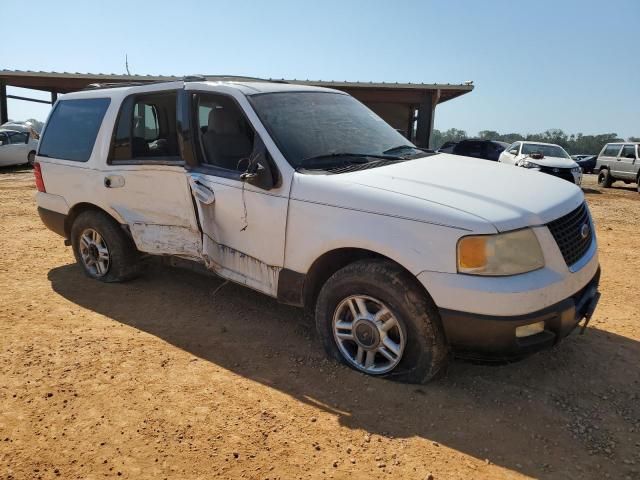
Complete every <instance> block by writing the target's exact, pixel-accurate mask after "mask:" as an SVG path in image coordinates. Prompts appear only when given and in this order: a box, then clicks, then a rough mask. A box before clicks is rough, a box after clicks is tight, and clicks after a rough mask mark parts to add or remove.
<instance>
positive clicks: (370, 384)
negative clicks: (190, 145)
mask: <svg viewBox="0 0 640 480" xmlns="http://www.w3.org/2000/svg"><path fill="white" fill-rule="evenodd" d="M150 269H151V272H150V273H147V274H145V275H144V276H143V277H141V278H139V279H137V280H135V281H132V282H129V283H126V284H102V283H99V282H95V281H92V280H89V279H87V278H86V277H85V276H84V275H83V274H82V273H81V272H80V269H79V268H78V267H76V266H75V265H66V266H62V267H58V268H54V269H52V270H51V271H50V272H49V275H48V278H49V280H50V282H51V285H52V288H53V290H54V292H56V293H57V294H59V295H61V296H63V297H64V298H66V299H68V300H70V301H71V302H73V303H75V304H77V305H80V306H82V307H84V308H87V309H90V310H92V311H95V312H98V313H100V314H102V315H105V316H107V317H109V318H111V319H113V320H114V321H117V322H120V323H122V324H125V325H129V326H131V327H133V328H136V329H138V330H141V331H144V332H147V333H150V334H152V335H155V336H157V337H159V338H161V339H163V340H164V341H166V342H168V343H170V344H172V345H174V346H176V347H178V348H180V349H183V350H185V351H187V352H190V353H191V354H193V355H195V356H197V357H199V358H201V359H204V360H206V361H209V362H212V363H214V364H216V365H218V366H220V367H222V368H225V369H227V370H230V371H232V372H234V373H236V374H238V375H242V376H244V377H246V378H249V379H251V380H253V381H257V382H260V383H262V384H264V385H267V386H269V387H271V388H274V389H277V390H279V391H281V392H284V393H286V394H287V395H289V396H291V397H293V398H295V399H296V400H297V401H300V402H304V403H306V404H311V405H314V406H316V407H318V408H322V409H324V410H326V411H328V412H332V413H333V414H334V415H336V417H337V418H338V420H339V422H340V424H341V425H342V426H343V427H346V428H350V429H362V430H365V431H367V432H370V433H371V434H376V435H382V436H386V437H394V438H412V437H419V438H423V439H426V440H428V441H430V442H434V445H442V446H446V447H449V448H452V449H455V450H457V451H460V452H463V453H465V454H468V455H472V456H473V457H476V458H478V459H480V460H485V459H486V461H489V462H492V463H494V464H497V465H500V466H503V467H505V468H508V469H510V470H513V471H517V472H520V473H522V474H525V475H529V476H533V477H538V478H558V477H562V478H585V475H586V476H590V475H593V476H598V477H599V476H600V474H602V473H603V472H608V473H611V472H616V473H620V475H617V476H614V478H617V477H620V478H622V477H624V475H623V473H625V472H628V470H625V469H624V468H626V467H625V466H624V465H623V464H622V459H625V458H632V457H633V456H634V455H636V453H637V452H636V453H633V452H634V451H635V450H634V449H635V448H636V447H634V442H637V441H640V438H639V437H638V434H637V432H640V409H639V408H638V407H637V406H638V404H640V402H638V401H636V402H635V404H634V405H636V407H632V410H630V407H629V402H628V401H627V400H628V399H629V398H632V396H633V395H635V396H636V398H640V397H638V392H640V375H639V367H638V362H637V360H638V359H640V345H639V343H638V342H636V341H634V340H632V339H629V338H626V337H623V336H619V335H615V334H612V333H608V332H606V331H603V330H598V329H597V328H588V329H587V334H586V335H577V334H575V333H574V334H573V335H572V336H571V337H569V338H568V339H566V340H565V341H564V342H563V344H562V345H561V346H559V347H558V348H555V349H552V350H549V351H547V352H543V353H541V354H538V355H535V356H533V357H531V358H528V359H526V360H524V361H521V362H518V363H515V364H508V365H501V366H489V365H475V364H470V363H464V362H460V361H456V362H453V364H452V366H451V368H450V370H449V372H448V374H447V376H446V377H445V378H444V379H442V380H439V381H436V382H433V383H430V384H428V385H404V384H398V383H395V382H390V381H387V380H382V379H373V378H370V377H366V376H364V375H361V374H359V373H357V372H354V371H352V370H349V369H347V368H346V367H342V366H338V365H337V364H334V363H333V362H331V361H328V360H327V359H326V357H325V355H324V352H323V350H322V348H321V346H320V342H319V341H318V339H317V337H316V334H315V331H314V327H313V325H312V324H311V323H310V322H309V321H308V320H305V319H304V318H303V313H302V311H301V310H300V309H297V308H293V307H289V306H284V305H280V304H278V303H277V302H276V301H275V300H273V299H271V298H268V297H266V296H264V295H262V294H259V293H256V292H253V291H251V290H248V289H246V288H244V287H241V286H238V285H235V284H231V283H229V284H224V285H223V282H222V281H221V280H219V279H217V278H212V277H207V276H203V275H199V274H197V273H193V272H189V271H185V270H178V269H174V268H169V267H162V266H156V265H152V266H151V267H150ZM221 285H223V286H222V288H220V289H218V287H219V286H221ZM633 359H635V360H636V361H635V363H633ZM621 399H623V400H624V401H623V400H621ZM625 402H626V403H625ZM633 408H635V410H633ZM630 428H631V429H633V428H635V432H636V433H634V434H632V433H627V432H628V431H630V430H629V429H630ZM621 432H622V433H621ZM634 435H635V440H634V441H629V440H632V439H631V438H630V437H632V436H634ZM552 452H553V455H551V453H552ZM599 478H600V477H599Z"/></svg>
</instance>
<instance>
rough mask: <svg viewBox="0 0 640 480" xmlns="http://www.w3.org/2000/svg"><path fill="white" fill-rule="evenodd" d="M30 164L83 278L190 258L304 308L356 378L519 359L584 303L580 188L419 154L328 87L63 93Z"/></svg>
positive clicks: (591, 248)
mask: <svg viewBox="0 0 640 480" xmlns="http://www.w3.org/2000/svg"><path fill="white" fill-rule="evenodd" d="M34 173H35V176H36V185H37V188H38V191H39V192H38V194H37V204H38V212H39V214H40V217H41V219H42V221H43V222H44V224H45V225H46V226H47V227H49V228H50V229H51V230H53V231H55V232H57V233H59V234H60V235H62V236H63V237H64V238H65V239H66V241H67V244H70V245H71V246H72V247H73V251H74V254H75V257H76V260H77V262H78V264H79V265H80V266H81V268H82V270H83V271H84V272H85V274H86V275H88V276H89V277H91V278H93V279H96V280H99V281H103V282H114V281H123V280H127V279H129V278H131V277H133V276H135V275H136V274H137V273H138V272H139V269H140V262H139V259H140V256H141V253H144V254H153V255H163V256H168V257H172V262H173V263H176V262H178V263H182V262H195V263H197V264H199V265H201V266H203V267H205V268H206V269H208V270H211V271H214V272H216V273H217V274H218V275H219V276H221V277H223V278H225V279H228V280H231V281H233V282H237V283H240V284H242V285H246V286H247V287H250V288H253V289H255V290H257V291H259V292H262V293H264V294H267V295H269V296H272V297H275V298H277V299H278V300H279V301H281V302H283V303H287V304H291V305H297V306H301V307H305V308H307V309H308V310H309V311H310V312H314V313H315V319H316V325H317V329H318V332H319V337H320V339H321V341H322V343H323V344H324V346H325V348H326V349H327V351H328V352H329V354H330V355H331V356H333V357H334V358H336V359H338V360H340V361H342V362H344V363H346V364H347V365H349V366H351V367H352V368H354V369H357V370H359V371H361V372H364V373H367V374H371V375H383V376H389V377H390V378H393V379H398V380H403V381H408V382H424V381H427V380H429V379H431V378H433V377H434V376H436V375H437V374H439V373H441V372H442V371H443V370H444V367H445V365H446V363H447V360H448V359H449V358H450V352H454V353H456V354H459V355H466V356H474V357H478V356H481V357H491V358H500V359H504V358H514V357H516V358H517V357H521V356H524V355H526V354H528V353H531V352H533V351H537V350H540V349H542V348H545V347H549V346H551V345H554V344H556V343H557V342H558V341H559V340H560V339H562V338H563V337H565V336H566V335H568V334H569V332H571V331H572V330H573V329H574V328H575V327H576V325H577V324H578V322H580V321H581V320H582V319H583V318H586V319H587V321H588V319H589V317H590V316H591V314H592V312H593V310H594V309H595V306H596V304H597V301H598V298H599V294H598V281H599V275H600V273H599V272H600V269H599V263H598V253H597V244H596V237H595V232H594V229H593V224H592V221H591V217H590V214H589V209H588V207H587V205H586V203H585V199H584V195H583V193H582V191H581V190H580V189H579V188H577V187H576V186H575V185H571V184H570V183H568V182H563V183H561V184H558V183H557V181H556V180H554V179H552V178H550V177H549V176H547V175H531V173H530V172H527V171H525V170H524V169H516V168H505V167H504V166H503V165H498V164H496V163H493V162H478V161H477V160H476V159H473V158H467V157H461V156H457V155H448V154H434V153H428V152H425V151H423V150H420V149H417V148H416V147H414V146H413V145H412V144H411V143H410V142H409V141H407V140H406V139H405V138H404V137H403V136H402V135H400V134H399V133H398V132H396V131H395V130H394V129H393V128H392V127H390V126H389V125H388V124H387V123H385V122H384V121H383V120H382V119H381V118H380V117H378V116H377V115H376V114H375V113H373V112H372V111H371V110H369V109H368V108H367V107H365V106H364V105H362V104H361V103H359V102H358V101H357V100H355V99H354V98H353V97H351V96H349V95H347V94H345V93H343V92H339V91H335V90H330V89H324V88H318V87H304V86H299V85H289V84H283V83H268V82H207V81H185V82H173V83H156V84H149V85H144V86H125V87H119V88H102V89H95V90H89V91H83V92H77V93H72V94H68V95H65V96H63V97H61V98H60V99H59V100H58V101H57V102H56V104H55V106H54V108H53V110H52V112H51V114H50V116H49V119H48V121H47V124H46V127H45V130H44V132H43V136H42V139H41V142H40V148H39V151H38V155H37V163H36V165H35V169H34ZM114 301H116V299H114ZM176 301H180V300H179V299H176Z"/></svg>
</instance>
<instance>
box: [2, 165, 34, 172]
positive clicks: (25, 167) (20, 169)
mask: <svg viewBox="0 0 640 480" xmlns="http://www.w3.org/2000/svg"><path fill="white" fill-rule="evenodd" d="M29 170H33V167H32V166H31V165H11V166H9V167H3V166H0V174H3V173H23V172H28V171H29Z"/></svg>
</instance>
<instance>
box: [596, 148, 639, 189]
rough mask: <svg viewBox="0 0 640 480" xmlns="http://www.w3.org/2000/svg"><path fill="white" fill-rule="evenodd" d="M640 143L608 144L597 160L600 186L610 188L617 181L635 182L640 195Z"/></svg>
mask: <svg viewBox="0 0 640 480" xmlns="http://www.w3.org/2000/svg"><path fill="white" fill-rule="evenodd" d="M639 149H640V143H638V142H627V143H607V144H606V145H605V146H604V147H603V148H602V151H601V152H600V154H599V155H598V159H597V160H596V170H597V171H598V184H599V185H600V186H602V187H610V186H611V184H612V183H613V182H615V181H616V180H622V181H623V182H624V183H627V184H628V183H632V182H635V183H636V184H638V192H639V193H640V151H638V150H639Z"/></svg>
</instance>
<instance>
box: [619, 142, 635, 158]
mask: <svg viewBox="0 0 640 480" xmlns="http://www.w3.org/2000/svg"><path fill="white" fill-rule="evenodd" d="M620 156H621V157H622V158H636V146H635V145H625V146H624V147H622V153H621V154H620Z"/></svg>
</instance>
